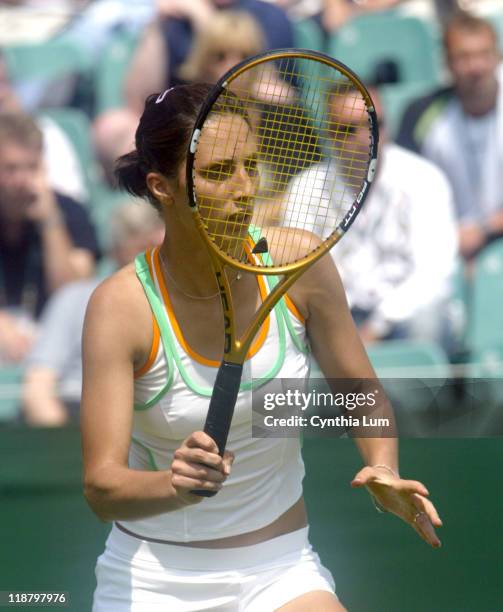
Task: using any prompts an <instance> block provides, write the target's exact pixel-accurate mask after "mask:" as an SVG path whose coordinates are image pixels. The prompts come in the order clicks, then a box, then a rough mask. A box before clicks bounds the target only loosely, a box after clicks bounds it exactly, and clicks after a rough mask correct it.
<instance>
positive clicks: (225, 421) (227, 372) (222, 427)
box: [192, 361, 243, 497]
mask: <svg viewBox="0 0 503 612" xmlns="http://www.w3.org/2000/svg"><path fill="white" fill-rule="evenodd" d="M242 373H243V365H242V364H240V363H228V362H226V361H224V362H222V364H221V366H220V368H219V369H218V373H217V378H216V380H215V386H214V387H213V393H212V395H211V400H210V407H209V409H208V415H207V416H206V423H205V424H204V432H205V433H207V434H208V435H209V436H210V437H211V438H213V440H215V442H216V444H217V446H218V453H219V455H220V456H221V457H223V455H224V451H225V445H226V444H227V436H228V435H229V429H230V426H231V421H232V415H233V414H234V406H235V405H236V400H237V397H238V393H239V385H240V384H241V375H242ZM192 493H195V494H196V495H200V496H201V497H213V496H214V495H216V491H206V490H196V491H192Z"/></svg>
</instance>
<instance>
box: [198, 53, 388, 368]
mask: <svg viewBox="0 0 503 612" xmlns="http://www.w3.org/2000/svg"><path fill="white" fill-rule="evenodd" d="M286 58H288V59H314V60H316V61H319V62H321V63H323V64H325V65H326V66H329V67H331V68H335V69H336V70H338V71H339V72H340V73H341V74H343V75H344V76H345V77H347V78H348V79H349V80H350V81H351V82H352V83H353V84H354V85H355V87H356V89H358V91H359V92H360V93H361V94H362V97H363V99H364V101H365V106H366V108H367V113H368V117H369V125H370V129H369V134H370V146H369V164H368V170H367V177H366V178H365V179H364V180H363V183H362V186H361V188H360V191H359V192H358V194H357V195H356V197H355V200H354V202H353V205H352V206H351V207H350V209H349V210H348V211H347V213H346V214H345V215H344V218H343V219H342V220H341V221H340V223H339V224H338V226H337V227H336V228H335V230H334V231H333V232H332V233H331V234H330V236H329V237H328V238H326V239H325V240H324V241H323V242H322V243H321V244H320V245H319V246H318V247H316V248H315V249H314V250H313V251H311V252H310V253H309V254H308V255H306V256H304V257H302V258H300V259H299V260H298V261H295V262H293V263H289V264H287V265H279V266H274V267H270V268H269V267H267V266H259V265H253V264H250V263H246V264H245V263H242V262H239V261H238V260H237V259H234V258H233V257H230V256H228V255H227V254H226V253H224V252H223V251H221V250H220V249H218V247H217V246H216V245H215V244H214V242H213V241H212V239H211V238H210V237H209V236H208V233H207V231H206V228H205V223H204V220H203V218H202V217H201V215H200V213H199V209H198V204H197V194H196V190H195V180H194V160H195V156H196V151H197V145H198V141H199V137H200V135H201V131H202V128H203V126H204V123H205V121H206V119H207V117H208V115H209V114H210V113H211V110H212V107H213V104H214V102H215V101H216V100H217V99H218V98H219V96H220V95H221V94H222V93H223V92H224V91H225V90H226V89H227V88H228V86H229V84H231V83H232V82H233V81H234V80H235V79H236V78H237V77H239V76H240V75H241V74H242V73H243V72H244V71H246V70H248V69H250V68H254V67H256V66H259V65H260V64H263V63H265V62H271V61H274V60H284V59H286ZM378 140H379V133H378V120H377V115H376V111H375V107H374V103H373V101H372V98H371V97H370V94H369V92H368V91H367V89H366V87H365V86H364V84H363V83H362V81H361V80H360V79H359V78H358V76H357V75H356V74H355V73H354V72H353V71H352V70H351V69H350V68H348V67H347V66H346V65H345V64H343V63H341V62H339V61H336V60H334V59H333V58H331V57H330V56H328V55H326V54H324V53H320V52H319V51H312V50H309V49H293V48H292V49H275V50H274V51H267V52H265V53H261V54H259V55H256V56H253V57H250V58H247V59H245V60H243V61H242V62H240V63H239V64H237V65H236V66H234V67H233V68H232V69H231V70H229V71H228V72H227V73H226V74H225V75H223V76H222V77H221V78H220V79H219V81H218V82H217V83H216V84H215V86H214V88H213V89H212V90H211V92H210V93H209V95H208V96H207V98H206V100H205V102H204V104H203V106H202V107H201V109H200V112H199V114H198V117H197V119H196V121H195V124H194V128H193V131H192V135H191V138H190V144H189V150H188V152H187V162H186V184H187V195H188V200H189V206H190V208H191V211H192V213H193V215H194V222H195V225H196V227H197V228H198V230H199V233H200V235H201V237H202V238H203V240H204V242H205V244H206V246H207V248H208V253H209V255H210V257H211V262H212V265H213V268H214V272H215V277H216V280H217V283H218V289H219V292H220V300H221V302H222V308H223V316H224V330H225V331H224V334H225V340H224V362H226V363H231V364H241V365H242V364H243V363H244V360H245V358H246V355H247V353H248V350H249V348H250V345H251V343H252V342H253V339H254V337H255V335H256V333H257V331H258V330H259V329H260V327H261V325H262V324H263V322H264V321H265V319H266V317H267V315H268V314H269V312H270V311H271V310H272V308H273V307H274V306H275V305H276V303H277V302H278V301H279V300H280V299H281V297H282V296H283V295H284V294H285V293H286V292H287V291H288V289H289V288H290V287H291V286H292V285H293V283H294V282H295V281H296V280H297V279H298V278H299V276H301V274H303V273H304V272H305V271H306V270H307V269H308V268H310V267H311V266H312V265H314V264H315V263H316V262H317V261H318V260H319V259H320V258H321V257H323V256H324V255H325V254H326V253H327V252H328V251H329V250H330V249H331V248H332V247H333V246H334V245H335V244H337V242H338V241H339V240H340V239H341V238H342V236H343V235H344V234H345V233H346V231H347V230H348V229H349V227H350V226H351V225H352V223H353V222H354V220H355V219H356V217H357V215H358V213H359V211H360V209H361V207H362V206H363V203H364V202H365V199H366V197H367V194H368V191H369V188H370V185H371V184H372V181H373V178H374V176H375V172H376V166H377V146H378ZM226 267H231V268H234V269H236V270H238V271H242V272H251V273H254V274H260V275H270V276H283V278H282V279H281V281H280V282H279V283H278V284H276V286H275V287H274V288H273V289H272V290H271V291H270V292H269V294H268V295H267V297H266V299H265V300H264V302H263V303H262V304H261V306H260V308H259V309H258V310H257V311H256V313H255V316H254V318H253V320H252V321H251V322H250V323H249V325H248V326H247V328H246V329H245V331H244V333H243V334H242V336H241V337H240V338H237V335H236V327H235V321H234V316H233V303H232V294H231V289H230V283H229V281H228V279H227V275H226V274H225V268H226Z"/></svg>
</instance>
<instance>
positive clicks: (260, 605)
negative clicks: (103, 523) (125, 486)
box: [93, 525, 335, 612]
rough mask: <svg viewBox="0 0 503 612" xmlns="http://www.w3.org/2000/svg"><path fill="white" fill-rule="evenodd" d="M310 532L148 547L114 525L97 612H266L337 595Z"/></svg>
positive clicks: (100, 571) (103, 559)
mask: <svg viewBox="0 0 503 612" xmlns="http://www.w3.org/2000/svg"><path fill="white" fill-rule="evenodd" d="M307 536H308V528H307V527H305V528H303V529H299V530H298V531H294V532H292V533H288V534H285V535H282V536H279V537H277V538H273V539H272V540H267V541H266V542H261V543H260V544H254V545H252V546H242V547H238V548H224V549H213V548H212V549H210V548H191V547H186V546H176V545H172V544H160V543H153V542H146V541H144V540H140V539H137V538H135V537H132V536H129V535H128V534H126V533H124V532H122V531H120V530H119V529H118V528H117V527H116V526H115V525H114V526H113V528H112V531H111V533H110V535H109V537H108V540H107V543H106V549H105V552H104V553H103V554H102V555H101V556H100V557H99V558H98V562H97V565H96V580H97V587H96V591H95V593H94V603H93V612H160V611H161V610H162V611H163V612H189V611H195V610H215V611H216V610H218V611H219V612H224V611H225V612H231V611H232V612H238V611H239V612H241V611H243V612H244V611H246V612H268V611H271V612H272V611H273V610H276V609H277V608H279V607H281V606H283V605H285V604H286V603H288V602H289V601H291V600H292V599H295V598H296V597H299V596H300V595H303V594H305V593H309V592H311V591H329V592H331V593H335V584H334V581H333V578H332V576H331V574H330V572H329V571H328V570H327V569H326V568H325V567H323V566H322V565H321V562H320V559H319V557H318V555H317V554H316V553H315V552H314V551H313V549H312V548H311V545H310V544H309V541H308V537H307Z"/></svg>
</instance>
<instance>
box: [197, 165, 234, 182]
mask: <svg viewBox="0 0 503 612" xmlns="http://www.w3.org/2000/svg"><path fill="white" fill-rule="evenodd" d="M235 169H236V168H235V164H234V163H233V162H228V163H223V164H214V165H212V166H208V168H204V169H203V170H201V174H202V175H203V177H204V178H206V179H208V180H209V181H226V180H227V179H228V178H230V177H231V176H232V175H233V174H234V172H235Z"/></svg>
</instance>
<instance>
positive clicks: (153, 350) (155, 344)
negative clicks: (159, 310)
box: [134, 313, 161, 379]
mask: <svg viewBox="0 0 503 612" xmlns="http://www.w3.org/2000/svg"><path fill="white" fill-rule="evenodd" d="M152 331H153V337H152V346H151V347H150V353H149V356H148V359H147V361H146V362H145V363H144V364H143V365H142V366H141V368H139V369H138V370H135V371H134V378H135V379H136V378H140V377H141V376H143V375H144V374H146V373H147V372H148V371H149V370H150V368H151V367H152V365H153V364H154V361H155V358H156V357H157V351H158V350H159V342H160V340H161V331H160V329H159V325H158V324H157V321H156V320H155V317H154V313H152Z"/></svg>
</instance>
